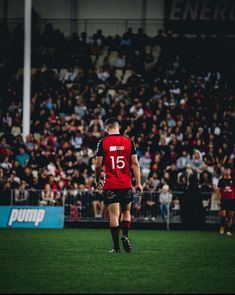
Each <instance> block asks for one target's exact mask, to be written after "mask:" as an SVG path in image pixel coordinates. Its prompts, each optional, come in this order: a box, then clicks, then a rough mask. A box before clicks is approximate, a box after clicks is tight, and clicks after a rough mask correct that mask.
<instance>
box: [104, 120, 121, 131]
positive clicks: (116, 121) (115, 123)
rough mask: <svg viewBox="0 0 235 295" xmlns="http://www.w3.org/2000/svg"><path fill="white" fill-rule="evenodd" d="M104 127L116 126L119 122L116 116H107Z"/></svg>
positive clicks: (112, 127) (111, 127)
mask: <svg viewBox="0 0 235 295" xmlns="http://www.w3.org/2000/svg"><path fill="white" fill-rule="evenodd" d="M104 125H105V127H108V128H110V129H114V128H116V126H117V125H119V122H118V120H117V119H116V118H108V119H107V120H106V121H105V123H104Z"/></svg>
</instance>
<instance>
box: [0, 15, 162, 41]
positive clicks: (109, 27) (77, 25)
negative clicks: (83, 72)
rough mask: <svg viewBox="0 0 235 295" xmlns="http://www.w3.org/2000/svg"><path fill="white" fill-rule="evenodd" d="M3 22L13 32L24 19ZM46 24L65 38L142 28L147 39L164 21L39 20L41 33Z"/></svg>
mask: <svg viewBox="0 0 235 295" xmlns="http://www.w3.org/2000/svg"><path fill="white" fill-rule="evenodd" d="M3 22H5V24H6V26H7V28H8V30H9V31H10V32H13V31H14V29H15V28H16V26H17V25H18V24H22V25H23V22H24V19H6V20H3V19H0V23H3ZM47 24H52V26H53V29H54V30H57V29H58V30H60V31H61V32H62V33H64V35H65V36H66V37H68V36H70V35H71V34H72V33H73V32H77V33H78V34H80V33H82V32H86V33H87V35H88V36H92V35H93V34H95V33H96V31H97V30H98V29H101V30H102V32H103V34H104V36H106V37H107V36H115V35H123V34H124V33H125V32H126V31H127V30H128V28H132V30H133V32H134V33H136V32H137V30H138V29H139V28H143V29H144V31H145V33H146V34H147V35H148V36H149V37H154V36H156V35H157V34H158V30H159V29H163V30H164V19H144V20H143V19H40V20H39V21H38V22H37V27H38V29H39V31H40V32H43V31H44V29H45V27H46V25H47Z"/></svg>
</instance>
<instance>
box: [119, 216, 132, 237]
mask: <svg viewBox="0 0 235 295" xmlns="http://www.w3.org/2000/svg"><path fill="white" fill-rule="evenodd" d="M130 226H131V222H130V221H127V220H123V221H122V223H121V227H122V233H123V236H125V237H128V231H129V229H130Z"/></svg>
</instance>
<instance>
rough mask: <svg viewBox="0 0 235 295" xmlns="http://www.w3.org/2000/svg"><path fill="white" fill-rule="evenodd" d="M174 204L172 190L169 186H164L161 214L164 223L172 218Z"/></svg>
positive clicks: (160, 201)
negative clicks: (172, 204) (171, 208)
mask: <svg viewBox="0 0 235 295" xmlns="http://www.w3.org/2000/svg"><path fill="white" fill-rule="evenodd" d="M171 202H172V194H171V193H170V188H169V186H168V185H167V184H165V185H163V187H162V189H161V192H160V195H159V204H160V214H161V217H162V219H163V221H164V222H166V220H167V219H168V218H170V206H171Z"/></svg>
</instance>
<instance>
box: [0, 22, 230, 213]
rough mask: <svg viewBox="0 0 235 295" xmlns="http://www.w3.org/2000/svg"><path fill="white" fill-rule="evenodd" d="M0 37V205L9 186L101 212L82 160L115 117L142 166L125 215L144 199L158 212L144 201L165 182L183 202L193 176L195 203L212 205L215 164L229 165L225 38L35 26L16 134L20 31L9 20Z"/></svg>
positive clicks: (89, 158) (141, 208)
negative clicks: (135, 198)
mask: <svg viewBox="0 0 235 295" xmlns="http://www.w3.org/2000/svg"><path fill="white" fill-rule="evenodd" d="M0 36H1V41H2V42H3V44H4V45H5V46H1V48H0V62H1V65H0V81H1V82H0V83H1V87H0V89H1V92H0V104H1V110H0V122H1V124H0V132H1V137H0V202H1V204H8V203H9V202H10V200H11V197H12V193H11V192H12V191H13V192H14V196H15V202H17V203H21V204H24V203H25V202H26V201H28V202H30V203H31V204H36V203H38V202H40V204H51V205H60V204H62V203H63V202H64V203H65V206H66V215H67V216H70V217H71V218H75V219H78V218H80V217H81V216H85V215H87V216H93V217H100V216H101V215H102V216H105V214H107V212H106V211H105V210H104V209H103V207H102V205H101V204H100V203H99V202H100V196H98V195H97V193H96V192H95V186H94V157H95V149H96V145H97V142H98V140H99V138H101V137H102V136H104V131H103V125H104V120H105V119H106V118H107V117H109V116H112V117H113V116H115V117H117V118H118V120H119V121H120V122H121V125H122V127H123V129H122V132H123V133H124V134H125V135H127V136H129V137H130V138H132V139H133V140H134V141H135V142H136V148H137V151H138V156H139V159H140V164H141V169H142V177H143V183H144V188H145V192H144V194H143V196H142V199H141V200H139V202H136V204H134V206H133V216H134V217H138V216H143V217H148V216H147V215H146V214H147V213H146V212H148V210H150V209H149V206H150V205H149V204H152V206H153V208H152V209H151V210H158V209H156V208H155V207H154V206H155V203H154V202H155V201H156V200H157V202H158V198H159V194H160V193H161V190H162V187H164V186H166V185H168V186H169V189H170V191H171V192H179V193H173V200H172V209H173V210H176V211H177V210H178V209H179V208H180V207H179V206H180V205H182V207H183V206H184V207H187V204H185V198H186V197H185V194H187V190H188V189H189V187H190V181H191V179H193V178H195V179H196V184H195V185H196V187H197V189H198V191H199V192H200V193H198V195H197V197H198V198H200V200H201V203H202V205H203V207H202V210H209V209H212V210H214V211H216V210H218V207H217V201H216V192H215V189H216V187H217V183H218V179H219V177H220V176H221V175H222V172H223V164H224V163H225V162H230V163H231V164H232V165H233V169H234V166H235V142H234V138H235V136H234V135H235V134H234V131H235V130H234V126H235V105H234V101H235V100H234V92H233V90H234V85H233V83H232V77H233V71H234V68H233V65H232V64H233V63H232V61H233V60H234V57H233V53H234V48H235V41H234V39H233V38H226V37H222V36H216V37H214V38H212V37H210V36H204V37H201V36H195V37H190V38H189V37H186V36H174V35H173V34H172V33H171V32H167V33H166V34H165V33H164V32H162V31H159V34H158V35H157V36H156V37H154V38H150V37H148V36H146V35H145V33H144V32H143V31H142V30H139V31H138V33H137V34H134V33H132V31H131V30H128V32H126V33H125V34H124V35H123V36H114V37H113V36H108V37H104V36H103V35H102V31H97V34H95V35H94V36H86V33H82V34H81V35H78V34H73V35H72V36H71V37H70V38H67V39H66V38H65V37H64V35H63V34H62V33H61V32H60V31H58V30H53V27H52V26H50V24H48V25H47V26H46V28H45V31H44V32H42V33H40V32H39V31H37V30H36V29H35V30H34V33H33V41H32V43H33V44H32V65H33V71H32V87H31V91H32V98H31V134H30V135H29V136H28V138H27V140H26V142H24V141H23V139H22V136H21V121H22V75H23V72H22V58H23V53H22V50H23V31H22V28H21V27H20V26H18V27H16V29H15V30H14V31H13V32H12V33H11V32H9V31H8V30H7V28H6V27H4V25H3V24H1V26H0ZM16 44H17V46H16ZM6 48H11V50H6ZM218 56H219V58H218ZM150 188H151V189H153V191H154V192H157V194H156V196H153V195H152V194H151V193H150ZM28 190H29V191H31V193H30V194H28V192H27V191H28ZM65 192H66V193H65ZM84 196H85V197H84ZM152 198H156V200H155V201H153V202H152ZM192 198H194V196H192ZM151 202H152V203H151ZM97 204H98V205H97ZM99 205H100V207H101V212H102V213H101V215H100V214H99V213H97V212H96V206H98V207H99ZM195 206H196V205H195ZM98 207H97V208H98ZM154 208H155V209H154ZM187 208H190V206H189V207H187ZM187 208H186V211H187V210H189V209H187ZM99 209H100V208H98V209H97V210H99ZM154 214H155V213H152V217H154ZM156 214H159V212H156ZM156 214H155V215H156ZM184 217H185V216H184ZM185 218H186V219H187V216H186V217H185Z"/></svg>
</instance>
